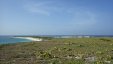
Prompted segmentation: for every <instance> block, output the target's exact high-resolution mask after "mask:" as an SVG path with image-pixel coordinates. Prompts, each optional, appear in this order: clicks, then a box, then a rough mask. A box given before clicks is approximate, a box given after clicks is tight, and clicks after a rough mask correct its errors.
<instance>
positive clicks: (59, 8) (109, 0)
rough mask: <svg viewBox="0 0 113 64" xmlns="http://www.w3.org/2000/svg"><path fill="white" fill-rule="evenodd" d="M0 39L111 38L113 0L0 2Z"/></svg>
mask: <svg viewBox="0 0 113 64" xmlns="http://www.w3.org/2000/svg"><path fill="white" fill-rule="evenodd" d="M0 35H113V0H0Z"/></svg>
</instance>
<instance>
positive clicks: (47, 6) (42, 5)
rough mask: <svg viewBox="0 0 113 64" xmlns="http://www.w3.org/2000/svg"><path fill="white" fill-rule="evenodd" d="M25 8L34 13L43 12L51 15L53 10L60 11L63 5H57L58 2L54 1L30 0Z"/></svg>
mask: <svg viewBox="0 0 113 64" xmlns="http://www.w3.org/2000/svg"><path fill="white" fill-rule="evenodd" d="M24 8H25V9H26V10H27V11H29V12H33V13H37V14H43V15H47V16H49V15H50V14H52V13H53V12H60V11H61V10H62V8H61V7H57V4H55V3H54V2H38V3H37V2H35V3H34V2H32V3H31V2H30V3H27V4H25V5H24Z"/></svg>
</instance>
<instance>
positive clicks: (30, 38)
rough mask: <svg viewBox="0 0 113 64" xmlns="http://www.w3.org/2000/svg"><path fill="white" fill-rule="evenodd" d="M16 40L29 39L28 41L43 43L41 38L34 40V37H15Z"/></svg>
mask: <svg viewBox="0 0 113 64" xmlns="http://www.w3.org/2000/svg"><path fill="white" fill-rule="evenodd" d="M15 38H22V39H28V40H31V41H42V39H41V38H33V37H15Z"/></svg>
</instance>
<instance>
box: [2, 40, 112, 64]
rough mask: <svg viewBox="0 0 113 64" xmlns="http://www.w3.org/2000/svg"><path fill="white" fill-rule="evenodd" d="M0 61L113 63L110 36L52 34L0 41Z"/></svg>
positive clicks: (11, 63)
mask: <svg viewBox="0 0 113 64" xmlns="http://www.w3.org/2000/svg"><path fill="white" fill-rule="evenodd" d="M0 64H113V38H51V39H50V40H47V41H41V42H28V43H16V44H2V45H0Z"/></svg>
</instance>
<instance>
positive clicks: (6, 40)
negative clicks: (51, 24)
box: [0, 36, 31, 44]
mask: <svg viewBox="0 0 113 64" xmlns="http://www.w3.org/2000/svg"><path fill="white" fill-rule="evenodd" d="M20 42H31V40H27V39H21V38H14V37H10V36H0V44H8V43H20Z"/></svg>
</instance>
